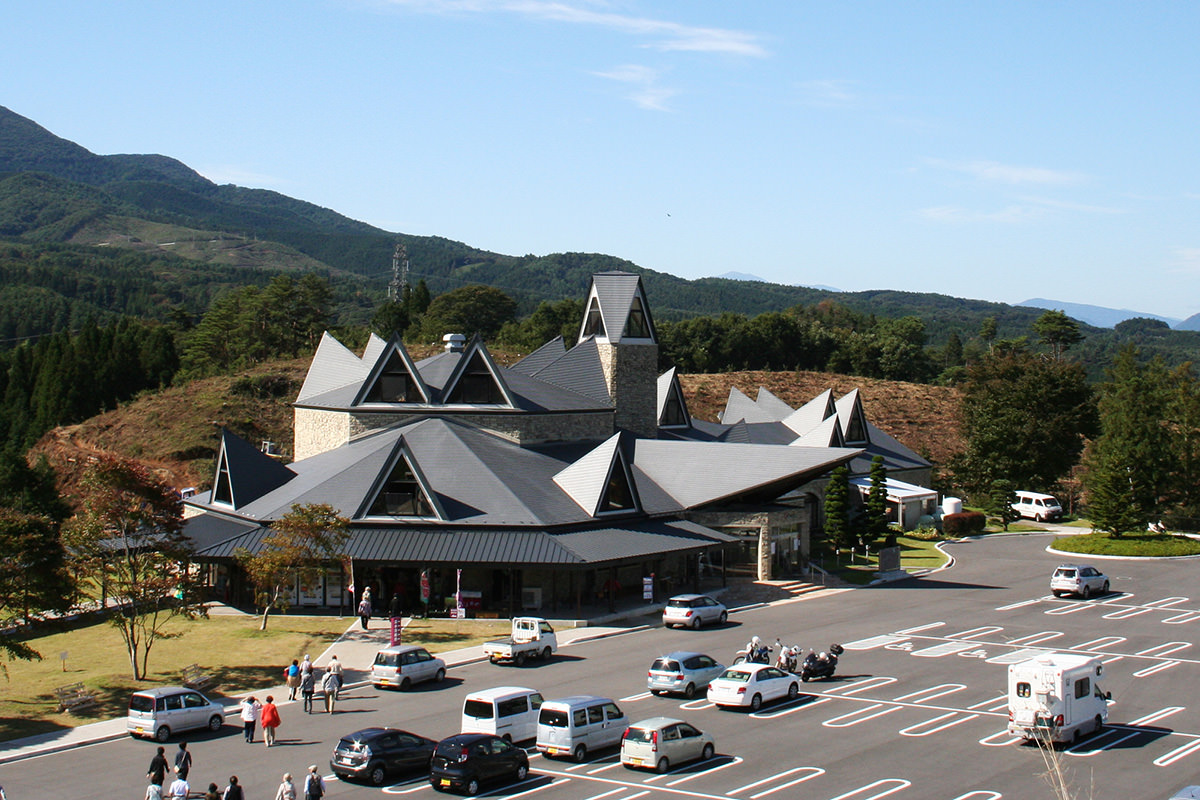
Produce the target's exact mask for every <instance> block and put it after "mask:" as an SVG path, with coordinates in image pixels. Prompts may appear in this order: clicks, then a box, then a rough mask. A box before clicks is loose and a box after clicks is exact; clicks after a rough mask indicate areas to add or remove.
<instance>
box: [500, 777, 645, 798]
mask: <svg viewBox="0 0 1200 800" xmlns="http://www.w3.org/2000/svg"><path fill="white" fill-rule="evenodd" d="M570 782H571V779H570V778H563V779H562V780H551V781H548V782H546V783H543V784H542V785H540V786H534V787H533V788H532V789H526V790H525V791H523V792H517V793H516V794H505V795H504V797H505V800H512V798H514V797H524V796H525V795H527V794H533V793H534V792H540V791H542V790H543V789H550V788H552V787H554V786H559V785H561V784H564V783H570ZM518 785H520V784H518ZM499 791H504V792H507V791H508V788H505V789H503V790H497V791H493V792H488V793H487V794H485V795H483V796H484V797H489V796H491V795H494V794H497V793H499ZM647 794H649V792H647Z"/></svg>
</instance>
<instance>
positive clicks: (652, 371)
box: [596, 341, 658, 438]
mask: <svg viewBox="0 0 1200 800" xmlns="http://www.w3.org/2000/svg"><path fill="white" fill-rule="evenodd" d="M596 348H597V352H598V354H599V356H600V365H601V367H602V368H603V369H604V381H605V383H607V384H608V393H609V395H610V396H611V397H612V401H613V406H614V407H615V409H616V418H615V422H616V426H617V427H618V428H620V429H622V430H627V431H629V432H631V433H633V434H635V435H637V436H642V437H646V438H656V437H657V436H658V345H657V344H655V343H653V342H647V343H639V344H629V343H626V342H621V343H619V344H610V343H608V342H605V341H598V342H597V343H596Z"/></svg>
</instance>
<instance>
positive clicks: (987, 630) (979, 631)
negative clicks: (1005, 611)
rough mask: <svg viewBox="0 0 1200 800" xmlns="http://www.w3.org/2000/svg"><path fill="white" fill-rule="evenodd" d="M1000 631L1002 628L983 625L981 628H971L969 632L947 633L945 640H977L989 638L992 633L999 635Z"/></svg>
mask: <svg viewBox="0 0 1200 800" xmlns="http://www.w3.org/2000/svg"><path fill="white" fill-rule="evenodd" d="M1002 630H1004V628H1002V627H1000V626H999V625H984V626H982V627H979V628H971V629H970V630H967V631H962V632H960V633H947V634H946V638H947V639H976V638H979V637H980V636H990V635H991V634H993V633H999V632H1000V631H1002Z"/></svg>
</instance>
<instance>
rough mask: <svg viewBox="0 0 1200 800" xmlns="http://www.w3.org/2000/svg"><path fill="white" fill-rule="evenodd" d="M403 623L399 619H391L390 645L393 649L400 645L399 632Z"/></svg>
mask: <svg viewBox="0 0 1200 800" xmlns="http://www.w3.org/2000/svg"><path fill="white" fill-rule="evenodd" d="M403 621H404V620H403V619H402V618H401V617H392V619H391V623H392V642H391V643H392V646H393V647H394V646H396V645H398V644H400V631H401V630H402V629H401V626H400V625H401V623H402V622H403Z"/></svg>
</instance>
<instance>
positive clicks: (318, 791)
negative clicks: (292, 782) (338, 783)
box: [304, 764, 325, 800]
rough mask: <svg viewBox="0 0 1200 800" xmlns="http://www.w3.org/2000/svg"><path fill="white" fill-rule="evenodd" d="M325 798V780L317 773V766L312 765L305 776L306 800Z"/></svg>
mask: <svg viewBox="0 0 1200 800" xmlns="http://www.w3.org/2000/svg"><path fill="white" fill-rule="evenodd" d="M324 796H325V779H324V778H322V777H321V775H320V773H318V772H317V765H316V764H311V765H309V768H308V775H306V776H304V800H321V798H322V797H324Z"/></svg>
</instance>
